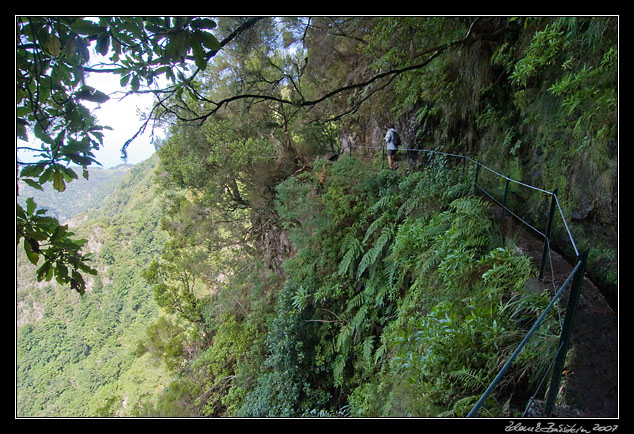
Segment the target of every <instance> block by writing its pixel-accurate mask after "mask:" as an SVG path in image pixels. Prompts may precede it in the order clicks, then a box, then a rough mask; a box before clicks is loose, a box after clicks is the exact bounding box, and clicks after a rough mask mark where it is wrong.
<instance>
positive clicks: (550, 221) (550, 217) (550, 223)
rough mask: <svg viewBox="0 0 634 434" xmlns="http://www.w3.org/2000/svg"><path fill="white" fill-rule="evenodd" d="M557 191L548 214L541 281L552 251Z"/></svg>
mask: <svg viewBox="0 0 634 434" xmlns="http://www.w3.org/2000/svg"><path fill="white" fill-rule="evenodd" d="M556 196H557V189H555V191H553V197H552V199H551V201H550V214H548V223H547V224H546V235H545V236H544V250H543V252H542V264H541V266H540V267H539V280H543V278H544V270H545V269H546V257H547V255H548V250H549V249H550V231H551V230H552V228H553V216H554V215H555V204H556V202H557V197H556Z"/></svg>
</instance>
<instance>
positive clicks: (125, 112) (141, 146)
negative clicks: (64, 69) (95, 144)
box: [86, 73, 162, 168]
mask: <svg viewBox="0 0 634 434" xmlns="http://www.w3.org/2000/svg"><path fill="white" fill-rule="evenodd" d="M119 79H120V77H119V76H118V75H116V74H97V73H92V74H89V76H88V78H87V79H86V84H87V85H89V86H92V87H94V88H95V89H98V90H100V91H102V92H104V93H106V94H111V93H112V92H115V91H119V90H121V87H120V85H119ZM151 104H152V96H150V95H130V96H127V97H125V98H124V99H123V100H121V101H119V100H118V98H117V97H115V96H113V97H111V98H110V99H109V100H108V101H106V102H105V103H103V104H101V105H100V106H96V105H94V106H93V107H94V108H95V110H94V112H93V113H94V115H95V116H96V117H97V119H98V120H99V124H100V125H105V126H106V125H107V126H109V127H111V128H112V130H104V146H103V147H102V148H100V149H99V150H98V151H96V152H95V157H96V159H97V161H99V162H100V163H101V164H102V166H103V167H104V168H109V167H113V166H117V165H119V164H122V163H124V161H123V160H122V159H121V147H122V146H123V144H124V143H125V142H126V140H128V139H130V138H132V136H133V135H134V134H135V133H136V132H137V130H138V129H139V128H140V127H141V125H142V124H143V121H142V120H141V118H140V116H139V113H138V112H139V110H142V111H143V112H144V113H148V112H149V111H150V108H151ZM91 108H92V107H91ZM155 135H156V136H157V137H162V132H161V131H155ZM127 151H128V159H127V163H128V164H136V163H139V162H141V161H144V160H146V159H148V158H149V157H150V156H151V155H152V154H153V153H154V151H155V148H154V145H153V144H152V124H151V123H150V124H148V127H147V128H146V131H145V133H144V134H143V135H139V136H138V137H137V138H136V139H135V140H134V141H133V142H132V143H131V144H130V146H128V148H127Z"/></svg>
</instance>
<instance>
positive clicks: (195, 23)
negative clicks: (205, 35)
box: [190, 18, 216, 29]
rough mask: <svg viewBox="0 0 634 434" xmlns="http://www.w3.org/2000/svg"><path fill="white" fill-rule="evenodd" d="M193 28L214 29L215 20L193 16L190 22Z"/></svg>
mask: <svg viewBox="0 0 634 434" xmlns="http://www.w3.org/2000/svg"><path fill="white" fill-rule="evenodd" d="M190 25H191V26H192V27H193V28H195V29H214V28H216V22H215V21H214V20H210V19H209V18H195V19H193V20H192V22H191V24H190Z"/></svg>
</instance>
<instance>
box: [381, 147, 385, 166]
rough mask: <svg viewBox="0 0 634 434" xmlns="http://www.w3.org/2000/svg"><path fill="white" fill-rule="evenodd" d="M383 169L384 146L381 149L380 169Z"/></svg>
mask: <svg viewBox="0 0 634 434" xmlns="http://www.w3.org/2000/svg"><path fill="white" fill-rule="evenodd" d="M383 168H385V146H383V147H382V148H381V169H383Z"/></svg>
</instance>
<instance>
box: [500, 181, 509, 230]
mask: <svg viewBox="0 0 634 434" xmlns="http://www.w3.org/2000/svg"><path fill="white" fill-rule="evenodd" d="M510 182H511V180H510V179H508V178H506V186H505V187H504V201H503V202H502V219H501V220H500V229H501V230H502V231H504V212H505V211H506V198H507V197H508V194H509V183H510Z"/></svg>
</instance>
